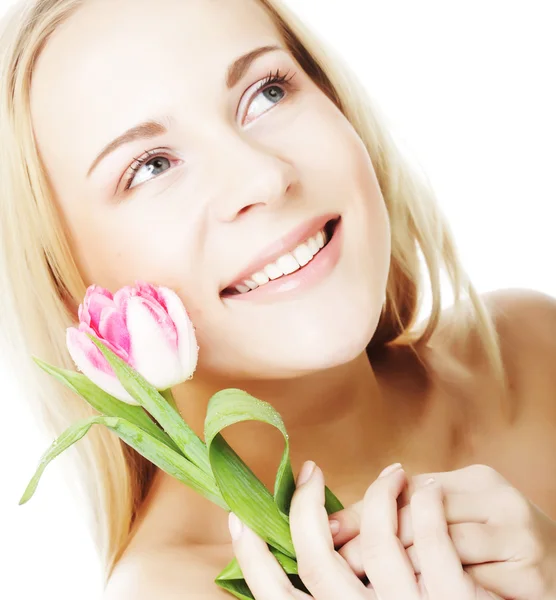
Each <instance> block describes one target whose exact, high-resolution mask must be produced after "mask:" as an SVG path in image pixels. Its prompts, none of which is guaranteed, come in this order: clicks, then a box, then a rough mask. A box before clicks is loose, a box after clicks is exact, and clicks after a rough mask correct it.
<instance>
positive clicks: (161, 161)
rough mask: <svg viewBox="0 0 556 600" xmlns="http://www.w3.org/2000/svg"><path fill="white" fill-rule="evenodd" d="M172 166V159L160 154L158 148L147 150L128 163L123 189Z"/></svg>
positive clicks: (142, 181)
mask: <svg viewBox="0 0 556 600" xmlns="http://www.w3.org/2000/svg"><path fill="white" fill-rule="evenodd" d="M171 166H172V161H171V160H170V159H169V158H166V157H165V156H162V155H161V153H160V150H149V151H148V152H145V154H144V155H143V156H141V157H139V158H136V159H135V160H134V161H133V163H132V164H131V165H130V167H129V169H128V171H127V172H126V177H125V190H130V189H132V188H134V187H136V186H138V185H140V184H141V183H144V182H145V181H148V180H149V179H152V178H153V177H151V175H152V176H154V177H156V176H158V175H160V174H161V173H164V171H167V170H168V169H169V168H170V167H171Z"/></svg>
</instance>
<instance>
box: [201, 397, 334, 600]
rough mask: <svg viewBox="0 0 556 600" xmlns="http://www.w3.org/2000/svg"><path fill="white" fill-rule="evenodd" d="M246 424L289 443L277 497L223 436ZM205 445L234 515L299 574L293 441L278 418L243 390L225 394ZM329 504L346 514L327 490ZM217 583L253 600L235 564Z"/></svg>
mask: <svg viewBox="0 0 556 600" xmlns="http://www.w3.org/2000/svg"><path fill="white" fill-rule="evenodd" d="M243 421H260V422H263V423H267V424H269V425H272V426H273V427H276V428H277V429H278V430H279V431H280V432H281V433H282V435H283V437H284V442H285V447H284V452H283V455H282V459H281V461H280V465H279V467H278V471H277V474H276V479H275V484H274V496H272V495H271V494H270V492H269V491H268V490H267V489H266V487H265V486H264V485H263V484H262V483H261V482H260V481H259V479H258V478H257V477H256V476H255V474H254V473H253V472H252V471H251V469H249V467H248V466H247V465H245V463H244V462H243V461H242V460H241V458H240V457H239V456H238V455H237V454H236V453H235V452H234V450H233V449H232V448H231V447H230V446H229V445H228V443H227V442H226V440H225V439H224V438H223V436H222V435H221V434H220V431H222V430H223V429H225V428H226V427H229V426H230V425H233V424H235V423H240V422H243ZM205 441H206V444H207V448H208V450H209V459H210V462H211V467H212V471H213V473H214V477H215V479H216V482H217V484H218V487H219V488H220V492H221V493H222V496H223V498H224V499H225V500H226V502H227V503H228V505H229V506H230V508H231V510H232V511H233V512H234V513H236V514H237V515H238V517H239V518H240V519H241V520H242V521H243V522H244V523H246V524H247V525H248V526H249V527H250V528H251V529H252V530H253V531H255V533H257V535H259V536H260V537H261V538H262V539H263V540H265V541H266V542H267V544H269V546H270V549H271V551H272V552H273V553H274V554H275V556H276V558H277V559H278V560H279V562H280V564H282V566H283V568H284V570H285V571H286V573H288V574H291V575H295V574H297V563H296V562H295V560H293V559H295V550H294V547H293V542H292V539H291V534H290V529H289V517H288V514H289V509H290V504H291V498H292V496H293V493H294V491H295V480H294V477H293V471H292V467H291V462H290V456H289V437H288V433H287V431H286V428H285V426H284V422H283V420H282V418H281V417H280V415H279V414H278V412H277V411H276V410H275V409H274V408H273V407H272V406H271V405H270V404H268V403H267V402H263V401H262V400H259V399H257V398H254V397H253V396H251V395H250V394H248V393H246V392H244V391H242V390H236V389H227V390H222V391H220V392H218V393H216V394H215V395H214V396H213V397H212V398H211V399H210V402H209V405H208V410H207V416H206V419H205ZM325 498H326V504H325V506H326V509H327V512H328V513H329V514H330V513H331V512H336V511H337V510H341V509H342V508H343V506H342V504H341V502H340V501H339V500H338V499H337V498H336V496H334V494H333V493H332V492H331V491H330V490H328V488H326V493H325ZM215 582H216V583H217V584H218V585H219V586H220V587H223V588H225V589H227V590H228V591H230V592H231V593H234V595H236V597H238V598H252V596H249V595H246V594H245V589H244V585H245V582H244V581H243V576H242V574H241V570H240V568H239V565H238V564H237V561H235V559H234V561H232V562H231V563H230V564H229V565H228V566H227V567H226V568H225V569H224V570H223V571H222V572H221V573H220V574H219V575H218V577H217V578H216V580H215ZM247 589H248V588H247ZM236 592H237V593H236Z"/></svg>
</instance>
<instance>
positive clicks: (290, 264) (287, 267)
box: [276, 254, 301, 275]
mask: <svg viewBox="0 0 556 600" xmlns="http://www.w3.org/2000/svg"><path fill="white" fill-rule="evenodd" d="M276 265H277V266H278V267H279V268H280V269H282V271H283V272H284V275H289V274H290V273H293V272H295V271H297V270H298V269H299V268H301V265H300V264H299V263H298V262H297V261H296V260H295V258H294V257H293V256H292V255H291V254H285V255H284V256H281V257H280V258H279V259H278V260H277V261H276Z"/></svg>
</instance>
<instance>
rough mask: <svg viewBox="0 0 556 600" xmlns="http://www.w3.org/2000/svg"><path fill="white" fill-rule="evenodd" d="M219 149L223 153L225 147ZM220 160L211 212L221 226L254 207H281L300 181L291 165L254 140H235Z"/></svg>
mask: <svg viewBox="0 0 556 600" xmlns="http://www.w3.org/2000/svg"><path fill="white" fill-rule="evenodd" d="M219 149H220V151H222V150H224V148H223V146H222V145H221V146H220V148H219ZM220 156H222V160H218V161H216V164H214V165H213V168H214V169H215V171H214V173H212V174H211V176H212V177H213V178H214V184H215V189H214V195H213V197H212V202H211V210H212V213H213V216H214V218H215V219H217V220H218V221H221V222H231V221H234V220H235V219H237V218H238V217H239V216H240V215H242V214H244V213H246V212H247V211H250V210H252V209H253V208H255V207H259V208H262V207H264V206H275V205H279V204H280V203H282V202H284V201H286V200H287V198H288V196H289V195H290V193H291V189H292V187H293V185H294V184H295V183H296V182H297V181H298V179H297V172H296V169H295V167H294V166H293V165H292V163H291V162H289V161H287V160H286V159H285V158H284V157H282V156H280V155H279V154H278V153H277V152H276V150H275V149H269V148H263V147H262V146H260V145H258V144H257V143H256V142H253V141H252V140H245V139H239V140H238V138H237V136H236V140H235V143H232V144H226V148H225V151H224V152H222V154H221V155H220Z"/></svg>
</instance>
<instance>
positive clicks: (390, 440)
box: [173, 354, 399, 503]
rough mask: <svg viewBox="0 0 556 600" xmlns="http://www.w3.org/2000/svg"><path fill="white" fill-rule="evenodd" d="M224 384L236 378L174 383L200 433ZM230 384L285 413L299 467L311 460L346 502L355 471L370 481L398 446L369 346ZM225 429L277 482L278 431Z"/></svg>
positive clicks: (262, 475)
mask: <svg viewBox="0 0 556 600" xmlns="http://www.w3.org/2000/svg"><path fill="white" fill-rule="evenodd" d="M224 387H232V386H230V385H228V384H227V383H226V382H218V383H217V384H216V385H215V384H214V382H213V384H212V385H211V387H209V386H206V385H204V384H202V383H199V382H195V380H192V381H191V382H188V383H186V384H184V385H181V386H178V387H176V388H175V389H174V390H173V393H174V397H175V399H176V404H177V406H178V409H179V411H180V413H181V415H182V417H183V418H184V420H185V421H186V422H187V423H188V424H189V426H190V427H192V429H193V430H194V431H195V433H197V434H198V435H199V436H200V437H201V438H203V425H204V419H205V415H206V410H207V405H208V401H209V399H210V397H211V396H212V395H213V394H214V393H215V392H216V391H218V390H219V389H222V388H224ZM233 387H235V388H240V389H243V390H245V391H246V392H248V393H250V394H251V395H253V396H255V397H256V398H259V399H261V400H265V401H266V402H268V403H270V404H271V405H272V406H273V407H274V408H275V409H276V410H277V411H278V412H279V413H280V415H281V417H282V419H283V420H284V424H285V426H286V430H287V432H288V434H289V441H290V458H291V461H292V466H293V470H294V474H296V473H297V472H298V471H299V469H300V467H301V464H302V463H303V462H304V461H305V460H313V461H314V462H316V464H317V465H318V466H319V467H320V468H321V469H322V470H323V472H324V473H325V476H326V481H327V485H328V486H329V487H330V489H332V491H334V493H336V494H337V495H338V496H339V497H340V499H341V500H343V501H344V503H345V502H346V500H344V498H342V497H341V490H342V489H346V490H347V487H349V488H350V489H351V488H353V483H354V476H356V474H362V473H366V474H367V475H366V477H365V480H366V482H367V485H368V481H369V477H370V476H371V475H373V474H375V473H374V472H375V471H376V470H377V469H378V470H379V467H382V466H385V464H384V463H385V462H388V460H389V459H390V455H393V452H394V451H395V441H396V439H398V435H397V432H398V431H399V426H398V425H399V424H398V423H396V422H395V417H396V411H393V410H392V407H391V406H390V405H389V404H390V403H389V402H388V403H387V402H386V399H385V398H384V395H383V393H382V391H381V388H380V385H379V381H378V379H377V376H376V374H375V372H374V370H373V368H372V366H371V364H370V362H369V360H368V358H367V356H366V354H361V355H360V356H359V357H358V358H357V359H355V360H353V361H352V362H350V363H348V364H345V365H342V366H339V367H336V368H334V369H331V370H329V371H327V372H325V373H322V372H319V373H317V374H314V375H310V376H305V377H300V378H297V379H293V380H292V379H290V380H285V381H268V380H265V381H243V382H238V381H234V383H233ZM223 434H224V436H225V438H226V441H227V442H228V443H229V444H230V445H231V447H232V448H233V449H234V450H235V452H237V454H239V456H241V458H242V459H243V460H244V461H245V463H246V464H247V465H249V467H250V468H251V469H252V470H253V472H254V473H255V474H256V475H257V477H259V479H260V480H261V481H262V482H263V483H264V484H265V485H266V486H267V487H268V489H270V490H272V489H273V487H274V477H275V475H276V469H277V466H278V463H279V460H280V457H281V455H282V452H283V449H284V440H283V437H282V435H281V434H280V432H279V431H278V430H276V429H274V428H273V427H271V426H269V425H267V424H263V423H258V422H246V423H240V424H237V425H234V426H232V427H229V428H228V429H226V430H225V431H224V432H223ZM346 493H347V491H346ZM355 493H360V490H357V491H356V492H355Z"/></svg>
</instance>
